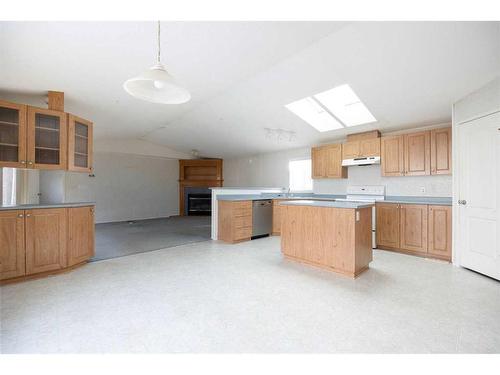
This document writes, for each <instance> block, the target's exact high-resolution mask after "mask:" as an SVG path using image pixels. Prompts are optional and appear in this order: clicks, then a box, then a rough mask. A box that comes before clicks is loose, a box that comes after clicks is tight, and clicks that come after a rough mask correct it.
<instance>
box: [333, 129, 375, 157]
mask: <svg viewBox="0 0 500 375" xmlns="http://www.w3.org/2000/svg"><path fill="white" fill-rule="evenodd" d="M370 156H380V132H379V131H378V130H371V131H367V132H363V133H357V134H349V135H348V136H347V142H345V143H344V144H343V145H342V159H354V158H365V157H370Z"/></svg>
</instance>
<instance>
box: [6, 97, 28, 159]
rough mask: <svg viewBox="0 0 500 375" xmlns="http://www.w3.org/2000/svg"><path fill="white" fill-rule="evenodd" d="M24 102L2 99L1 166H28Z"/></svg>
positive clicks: (25, 108)
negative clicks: (16, 102) (18, 102)
mask: <svg viewBox="0 0 500 375" xmlns="http://www.w3.org/2000/svg"><path fill="white" fill-rule="evenodd" d="M26 112H27V106H25V105H24V104H15V103H9V102H6V101H3V100H0V167H11V168H26Z"/></svg>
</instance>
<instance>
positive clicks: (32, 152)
mask: <svg viewBox="0 0 500 375" xmlns="http://www.w3.org/2000/svg"><path fill="white" fill-rule="evenodd" d="M67 131H68V127H67V122H66V113H64V112H59V111H54V110H51V109H43V108H36V107H28V138H27V144H28V153H27V155H28V157H27V159H28V160H27V164H28V167H29V168H36V169H66V167H67V156H68V155H67V145H68V143H67V136H68V135H67Z"/></svg>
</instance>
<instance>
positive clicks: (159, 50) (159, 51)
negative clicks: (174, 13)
mask: <svg viewBox="0 0 500 375" xmlns="http://www.w3.org/2000/svg"><path fill="white" fill-rule="evenodd" d="M160 57H161V46H160V21H158V64H160Z"/></svg>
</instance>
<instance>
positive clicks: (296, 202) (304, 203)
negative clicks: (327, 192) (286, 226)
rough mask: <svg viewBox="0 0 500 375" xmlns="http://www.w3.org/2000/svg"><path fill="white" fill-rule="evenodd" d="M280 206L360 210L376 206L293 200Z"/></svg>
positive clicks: (359, 203) (357, 203) (364, 203)
mask: <svg viewBox="0 0 500 375" xmlns="http://www.w3.org/2000/svg"><path fill="white" fill-rule="evenodd" d="M280 205H282V206H283V205H285V206H312V207H328V208H350V209H358V208H365V207H372V206H374V204H373V203H366V202H346V201H316V200H314V201H313V200H292V201H283V202H280Z"/></svg>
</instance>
